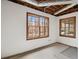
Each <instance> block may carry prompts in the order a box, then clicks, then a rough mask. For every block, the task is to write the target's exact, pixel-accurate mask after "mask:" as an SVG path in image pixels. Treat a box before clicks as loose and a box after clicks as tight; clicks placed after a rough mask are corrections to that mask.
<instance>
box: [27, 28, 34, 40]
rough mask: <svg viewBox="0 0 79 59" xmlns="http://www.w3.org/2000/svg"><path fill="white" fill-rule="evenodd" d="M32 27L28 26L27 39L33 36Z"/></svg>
mask: <svg viewBox="0 0 79 59" xmlns="http://www.w3.org/2000/svg"><path fill="white" fill-rule="evenodd" d="M32 29H33V28H32V27H28V39H30V38H33V32H32Z"/></svg>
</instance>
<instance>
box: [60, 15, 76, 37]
mask: <svg viewBox="0 0 79 59" xmlns="http://www.w3.org/2000/svg"><path fill="white" fill-rule="evenodd" d="M69 18H74V36H66V35H61V20H65V19H68V18H64V19H60V20H59V35H60V36H62V37H69V38H76V16H73V17H69Z"/></svg>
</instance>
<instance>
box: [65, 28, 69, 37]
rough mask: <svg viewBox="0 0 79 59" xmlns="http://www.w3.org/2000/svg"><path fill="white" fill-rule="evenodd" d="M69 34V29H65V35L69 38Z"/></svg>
mask: <svg viewBox="0 0 79 59" xmlns="http://www.w3.org/2000/svg"><path fill="white" fill-rule="evenodd" d="M68 34H69V28H65V35H66V36H68Z"/></svg>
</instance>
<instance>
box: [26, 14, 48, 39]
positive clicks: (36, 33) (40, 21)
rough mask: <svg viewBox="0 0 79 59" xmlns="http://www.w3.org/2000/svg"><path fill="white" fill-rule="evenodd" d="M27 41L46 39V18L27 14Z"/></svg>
mask: <svg viewBox="0 0 79 59" xmlns="http://www.w3.org/2000/svg"><path fill="white" fill-rule="evenodd" d="M27 20H28V26H27V27H28V31H27V32H28V34H27V37H28V39H35V38H43V37H48V28H49V27H48V26H49V25H48V24H49V23H48V20H49V19H48V17H44V16H39V15H35V14H31V13H30V14H29V13H28V19H27Z"/></svg>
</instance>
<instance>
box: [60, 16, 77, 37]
mask: <svg viewBox="0 0 79 59" xmlns="http://www.w3.org/2000/svg"><path fill="white" fill-rule="evenodd" d="M60 36H65V37H72V38H75V36H76V17H70V18H65V19H61V20H60Z"/></svg>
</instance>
